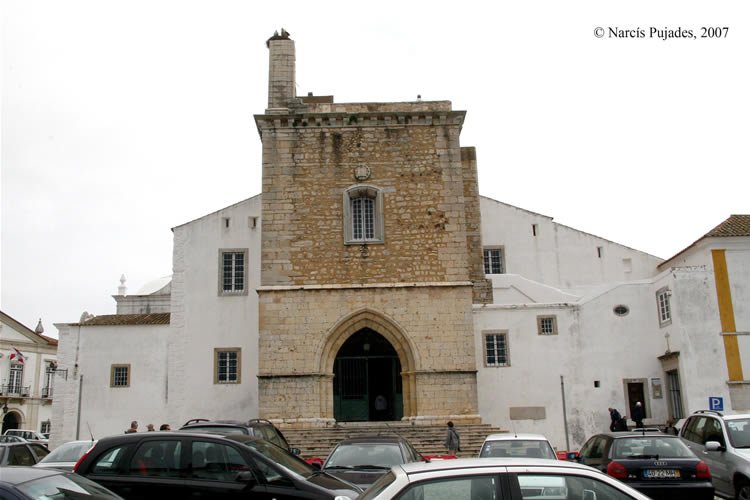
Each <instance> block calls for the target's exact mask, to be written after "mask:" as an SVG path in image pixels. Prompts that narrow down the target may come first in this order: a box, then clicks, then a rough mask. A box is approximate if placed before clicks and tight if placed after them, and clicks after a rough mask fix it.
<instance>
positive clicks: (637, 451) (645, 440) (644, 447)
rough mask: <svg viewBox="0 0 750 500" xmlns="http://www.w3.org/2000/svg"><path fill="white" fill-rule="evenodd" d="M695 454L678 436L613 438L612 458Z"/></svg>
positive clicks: (682, 456) (691, 456) (666, 456)
mask: <svg viewBox="0 0 750 500" xmlns="http://www.w3.org/2000/svg"><path fill="white" fill-rule="evenodd" d="M694 456H695V455H694V454H693V452H692V451H690V449H689V448H688V447H687V446H685V444H684V443H683V442H682V441H681V440H680V439H679V438H678V437H676V436H675V437H669V436H635V437H624V438H619V439H615V442H614V446H613V452H612V458H616V459H627V458H632V459H639V458H650V457H658V458H693V457H694Z"/></svg>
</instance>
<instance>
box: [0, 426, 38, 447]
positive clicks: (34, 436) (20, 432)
mask: <svg viewBox="0 0 750 500" xmlns="http://www.w3.org/2000/svg"><path fill="white" fill-rule="evenodd" d="M3 435H4V436H18V437H22V438H24V439H25V440H26V441H30V442H32V443H39V444H43V445H44V446H47V445H48V444H49V439H47V438H46V437H44V435H42V433H40V432H37V431H32V430H28V429H8V430H7V431H5V433H4V434H3Z"/></svg>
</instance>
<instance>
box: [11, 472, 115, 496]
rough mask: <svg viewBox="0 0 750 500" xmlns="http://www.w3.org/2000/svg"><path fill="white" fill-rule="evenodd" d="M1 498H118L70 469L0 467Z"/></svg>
mask: <svg viewBox="0 0 750 500" xmlns="http://www.w3.org/2000/svg"><path fill="white" fill-rule="evenodd" d="M0 498H2V499H3V500H48V499H51V498H80V499H83V498H95V499H97V500H118V499H121V498H122V497H120V496H118V495H116V494H114V493H113V492H111V491H109V490H108V489H106V488H105V487H103V486H102V485H100V484H96V483H95V482H93V481H89V480H88V479H86V478H85V477H81V476H79V475H78V474H73V473H71V472H65V471H62V470H55V469H38V468H35V467H0Z"/></svg>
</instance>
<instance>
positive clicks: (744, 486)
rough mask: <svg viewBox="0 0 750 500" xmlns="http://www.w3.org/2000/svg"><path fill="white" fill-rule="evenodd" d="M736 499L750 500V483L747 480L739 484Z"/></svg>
mask: <svg viewBox="0 0 750 500" xmlns="http://www.w3.org/2000/svg"><path fill="white" fill-rule="evenodd" d="M734 498H736V499H737V500H750V482H749V481H748V480H747V479H745V480H742V481H740V482H739V483H737V494H736V495H735V496H734Z"/></svg>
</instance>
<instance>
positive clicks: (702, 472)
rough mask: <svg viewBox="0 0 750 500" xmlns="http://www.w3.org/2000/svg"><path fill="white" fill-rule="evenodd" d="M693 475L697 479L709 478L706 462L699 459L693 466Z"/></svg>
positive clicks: (709, 471) (709, 472) (709, 473)
mask: <svg viewBox="0 0 750 500" xmlns="http://www.w3.org/2000/svg"><path fill="white" fill-rule="evenodd" d="M695 477H697V478H698V479H711V470H710V469H709V468H708V464H706V462H703V461H700V462H698V465H697V466H696V467H695Z"/></svg>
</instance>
